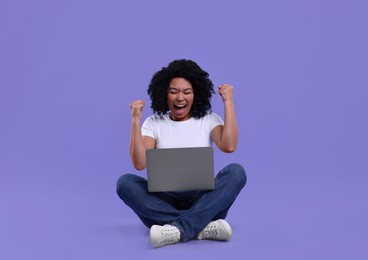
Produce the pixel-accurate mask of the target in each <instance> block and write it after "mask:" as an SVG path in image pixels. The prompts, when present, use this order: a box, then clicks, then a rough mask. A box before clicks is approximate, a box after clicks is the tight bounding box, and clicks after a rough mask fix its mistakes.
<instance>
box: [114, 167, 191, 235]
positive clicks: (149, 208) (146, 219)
mask: <svg viewBox="0 0 368 260" xmlns="http://www.w3.org/2000/svg"><path fill="white" fill-rule="evenodd" d="M116 192H117V194H118V195H119V197H120V198H121V199H122V200H123V201H124V202H125V204H127V205H128V206H129V207H130V208H131V209H132V210H133V211H134V212H135V213H136V214H137V215H138V217H139V218H140V219H141V221H142V222H143V224H145V225H146V226H147V227H148V228H150V227H151V226H152V225H154V224H155V225H165V224H168V223H171V222H173V221H174V220H175V219H176V218H177V217H178V216H179V215H181V214H182V213H184V212H185V211H179V210H177V209H176V208H175V207H174V206H172V205H171V204H170V203H169V202H168V201H165V199H163V198H162V197H161V196H160V195H159V193H152V192H149V191H148V188H147V180H146V179H145V178H142V177H140V176H137V175H134V174H125V175H122V176H121V177H120V178H119V180H118V182H117V185H116Z"/></svg>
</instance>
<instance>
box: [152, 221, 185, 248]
mask: <svg viewBox="0 0 368 260" xmlns="http://www.w3.org/2000/svg"><path fill="white" fill-rule="evenodd" d="M150 240H151V245H152V246H153V247H161V246H166V245H171V244H175V243H178V242H179V240H180V231H179V229H178V228H177V227H174V226H171V225H164V226H159V225H153V226H152V227H151V230H150Z"/></svg>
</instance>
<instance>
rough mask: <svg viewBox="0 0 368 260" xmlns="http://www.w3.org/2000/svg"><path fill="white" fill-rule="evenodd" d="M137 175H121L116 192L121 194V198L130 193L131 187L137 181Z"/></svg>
mask: <svg viewBox="0 0 368 260" xmlns="http://www.w3.org/2000/svg"><path fill="white" fill-rule="evenodd" d="M136 179H137V176H136V175H134V174H130V173H128V174H124V175H122V176H120V177H119V179H118V181H117V183H116V193H117V194H118V195H119V197H120V198H121V199H123V197H125V195H126V194H129V193H130V191H129V190H130V189H131V187H132V186H133V185H132V183H133V182H135V181H136Z"/></svg>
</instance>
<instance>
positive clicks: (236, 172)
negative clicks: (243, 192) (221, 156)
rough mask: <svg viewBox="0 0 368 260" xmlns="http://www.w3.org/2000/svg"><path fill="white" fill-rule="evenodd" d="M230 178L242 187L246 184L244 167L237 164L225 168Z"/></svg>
mask: <svg viewBox="0 0 368 260" xmlns="http://www.w3.org/2000/svg"><path fill="white" fill-rule="evenodd" d="M227 168H228V171H229V173H230V174H231V178H232V179H233V181H234V182H235V183H238V184H240V185H241V186H242V187H243V186H244V185H245V184H246V183H247V174H246V173H245V169H244V167H243V166H242V165H241V164H239V163H231V164H229V165H228V166H227Z"/></svg>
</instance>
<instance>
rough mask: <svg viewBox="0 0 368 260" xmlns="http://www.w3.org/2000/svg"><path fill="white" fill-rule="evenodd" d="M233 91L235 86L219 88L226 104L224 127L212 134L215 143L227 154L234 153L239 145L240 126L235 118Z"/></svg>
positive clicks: (213, 131) (224, 85)
mask: <svg viewBox="0 0 368 260" xmlns="http://www.w3.org/2000/svg"><path fill="white" fill-rule="evenodd" d="M233 89H234V88H233V86H231V85H229V84H222V85H220V86H219V94H220V96H221V97H222V101H223V102H224V110H225V118H224V125H223V126H222V125H220V126H216V127H215V128H214V129H213V130H212V132H211V137H212V139H213V141H214V142H215V144H216V145H217V147H218V148H219V149H220V150H221V151H223V152H225V153H232V152H234V151H235V149H236V146H237V144H238V124H237V122H236V116H235V107H234V98H233Z"/></svg>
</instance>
